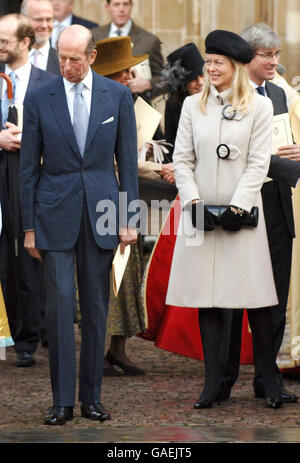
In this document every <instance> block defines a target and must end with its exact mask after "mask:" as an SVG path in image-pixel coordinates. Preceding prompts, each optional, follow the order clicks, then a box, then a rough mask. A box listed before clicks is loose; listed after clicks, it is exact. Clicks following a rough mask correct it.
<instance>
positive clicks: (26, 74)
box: [2, 61, 31, 106]
mask: <svg viewBox="0 0 300 463" xmlns="http://www.w3.org/2000/svg"><path fill="white" fill-rule="evenodd" d="M12 71H13V70H12V69H11V68H10V67H9V66H8V65H7V64H6V65H5V71H4V72H5V74H7V75H9V74H10V73H11V72H12ZM14 72H15V74H16V88H15V94H14V103H15V104H16V105H20V106H21V105H23V101H24V98H25V93H26V90H27V87H28V82H29V78H30V72H31V63H30V61H27V63H26V64H24V66H21V67H20V68H18V69H16V70H15V71H14ZM5 90H6V82H5V81H3V86H2V95H3V94H4V92H5Z"/></svg>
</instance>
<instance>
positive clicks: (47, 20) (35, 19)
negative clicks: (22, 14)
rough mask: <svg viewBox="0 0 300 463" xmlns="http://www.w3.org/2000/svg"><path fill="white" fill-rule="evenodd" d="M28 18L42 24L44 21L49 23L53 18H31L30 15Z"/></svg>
mask: <svg viewBox="0 0 300 463" xmlns="http://www.w3.org/2000/svg"><path fill="white" fill-rule="evenodd" d="M30 19H32V21H34V22H35V23H37V24H43V22H44V21H46V23H47V24H51V23H52V22H53V21H54V19H53V18H50V17H49V18H31V17H30Z"/></svg>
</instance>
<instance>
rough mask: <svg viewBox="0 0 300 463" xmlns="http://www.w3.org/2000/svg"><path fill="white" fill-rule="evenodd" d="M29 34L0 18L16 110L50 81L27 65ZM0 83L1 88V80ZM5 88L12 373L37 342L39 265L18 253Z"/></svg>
mask: <svg viewBox="0 0 300 463" xmlns="http://www.w3.org/2000/svg"><path fill="white" fill-rule="evenodd" d="M34 40H35V37H34V31H33V29H32V27H31V26H30V24H29V21H28V19H27V18H26V17H24V16H22V15H19V14H11V15H6V16H2V17H1V18H0V62H1V63H0V72H5V74H7V75H9V76H10V78H11V80H12V82H13V87H14V95H13V97H14V99H13V103H14V104H16V105H17V106H19V107H21V106H22V105H23V100H24V98H25V95H26V93H27V91H28V90H30V89H32V88H35V87H38V86H40V85H42V84H44V83H46V82H48V81H50V80H52V79H54V78H55V75H54V74H50V73H48V72H45V71H42V70H40V69H37V68H35V67H34V66H32V65H31V64H30V61H29V56H28V55H29V51H30V48H31V46H32V44H33V43H34ZM1 81H2V82H4V81H3V80H2V79H1ZM8 103H9V100H8V98H7V91H6V82H5V83H3V85H2V93H1V105H0V124H1V131H0V181H1V183H2V187H3V197H2V210H3V252H4V251H5V252H4V256H5V257H3V256H2V255H1V266H2V269H1V275H0V278H1V282H2V283H3V292H4V297H5V303H6V308H7V313H8V318H9V322H10V326H11V331H12V336H13V339H14V343H15V350H16V352H17V362H16V365H17V366H18V367H29V366H32V365H34V363H35V359H34V358H33V353H34V352H35V350H36V348H37V345H38V342H39V339H40V312H41V292H40V289H41V286H40V284H39V282H40V281H41V274H42V273H41V272H42V270H41V264H40V263H39V262H38V261H37V260H36V259H33V258H32V257H30V256H29V255H28V253H27V251H26V250H25V248H24V232H23V229H22V224H21V217H20V216H21V206H20V198H19V150H20V147H21V144H22V142H21V141H20V138H19V136H18V135H19V134H20V132H21V130H20V129H19V128H18V127H17V126H16V125H15V124H13V123H11V122H6V121H7V117H8Z"/></svg>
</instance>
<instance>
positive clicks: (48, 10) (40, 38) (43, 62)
mask: <svg viewBox="0 0 300 463" xmlns="http://www.w3.org/2000/svg"><path fill="white" fill-rule="evenodd" d="M21 13H22V14H23V15H24V16H27V17H28V19H29V22H30V25H31V27H32V28H33V30H34V33H35V42H34V44H33V47H32V50H31V51H30V53H29V59H30V61H31V63H32V64H33V65H34V66H35V67H38V68H40V69H43V70H44V71H48V72H52V73H53V74H57V75H60V67H59V61H58V57H57V52H56V50H55V48H53V47H51V45H50V41H49V40H50V37H51V34H52V31H53V22H54V17H53V6H52V3H51V1H50V0H23V2H22V5H21Z"/></svg>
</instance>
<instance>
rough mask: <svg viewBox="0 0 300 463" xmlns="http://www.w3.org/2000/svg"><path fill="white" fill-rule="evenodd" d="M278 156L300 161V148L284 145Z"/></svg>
mask: <svg viewBox="0 0 300 463" xmlns="http://www.w3.org/2000/svg"><path fill="white" fill-rule="evenodd" d="M276 154H277V155H278V156H280V157H281V158H285V159H291V160H292V161H298V162H299V161H300V146H299V145H284V146H281V147H280V148H279V149H278V151H277V153H276Z"/></svg>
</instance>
